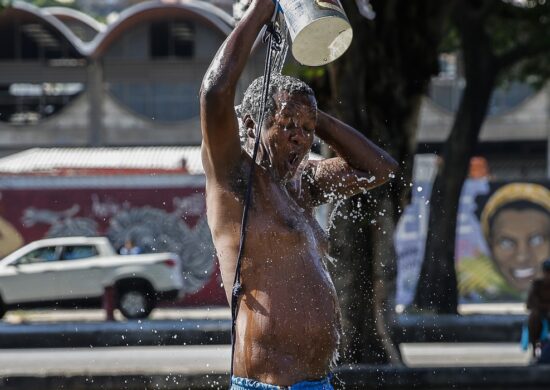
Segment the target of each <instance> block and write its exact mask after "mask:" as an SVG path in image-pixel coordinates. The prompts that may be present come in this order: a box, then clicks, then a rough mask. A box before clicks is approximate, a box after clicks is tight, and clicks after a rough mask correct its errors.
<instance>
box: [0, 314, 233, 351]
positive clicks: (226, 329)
mask: <svg viewBox="0 0 550 390" xmlns="http://www.w3.org/2000/svg"><path fill="white" fill-rule="evenodd" d="M230 343H231V321H230V320H186V321H132V322H99V323H55V324H18V325H11V324H0V349H1V348H66V347H74V348H79V347H90V346H92V347H121V346H134V345H144V346H148V345H191V344H193V345H205V344H230Z"/></svg>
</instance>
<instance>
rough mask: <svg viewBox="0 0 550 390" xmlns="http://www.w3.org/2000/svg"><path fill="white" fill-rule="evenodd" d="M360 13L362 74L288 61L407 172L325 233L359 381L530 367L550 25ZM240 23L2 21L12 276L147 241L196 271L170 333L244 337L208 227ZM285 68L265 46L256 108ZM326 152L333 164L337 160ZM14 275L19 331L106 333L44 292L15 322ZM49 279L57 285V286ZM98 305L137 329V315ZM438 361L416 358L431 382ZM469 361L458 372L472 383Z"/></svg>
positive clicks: (119, 8)
mask: <svg viewBox="0 0 550 390" xmlns="http://www.w3.org/2000/svg"><path fill="white" fill-rule="evenodd" d="M342 3H343V6H344V8H345V9H346V12H347V14H348V17H349V20H350V23H351V25H352V27H353V30H354V41H353V43H352V46H351V47H350V49H349V50H348V52H347V53H345V54H344V56H342V58H340V59H338V60H337V61H336V62H334V63H332V64H330V65H327V66H324V67H318V68H308V67H304V66H301V65H299V64H298V63H296V62H295V61H294V60H293V59H292V58H291V54H289V56H288V58H287V63H286V66H285V69H284V73H288V74H293V75H296V76H299V77H301V78H303V79H305V80H306V81H307V82H308V83H310V84H311V85H312V87H313V88H314V90H315V92H316V95H317V99H318V101H319V105H320V107H321V108H323V109H324V110H327V111H329V112H331V113H333V114H334V115H336V116H338V117H339V118H341V119H342V120H344V121H346V122H347V123H350V124H351V125H353V126H354V127H356V128H357V129H359V130H360V131H362V132H363V133H364V134H366V135H367V136H368V137H369V138H371V139H372V140H373V141H375V142H376V143H378V144H380V145H381V146H383V147H384V148H386V149H387V150H388V151H389V152H390V154H392V155H393V156H394V157H395V158H396V159H397V160H398V161H399V162H400V164H401V167H402V170H401V171H400V172H399V173H398V174H397V175H396V177H395V178H393V180H392V182H391V184H390V185H388V186H385V187H383V188H380V189H376V190H374V191H371V192H369V193H368V194H363V195H360V196H357V197H355V198H353V199H351V200H349V201H347V202H343V203H341V204H338V205H336V206H334V205H332V206H330V207H329V208H324V209H322V210H321V211H320V212H319V215H318V219H319V222H320V223H321V225H322V226H323V227H326V228H327V230H328V231H329V234H330V238H331V251H332V254H333V255H334V256H335V257H336V258H338V259H339V260H340V261H339V263H338V266H336V267H333V268H331V270H330V271H331V273H332V274H333V277H334V279H335V283H336V286H337V289H338V291H339V294H340V299H341V305H342V308H343V314H344V326H345V329H346V330H347V331H346V340H344V343H343V350H344V351H345V352H344V353H343V361H344V362H349V363H353V364H355V363H368V364H393V365H395V364H397V365H399V364H401V363H403V361H404V360H405V362H406V363H407V364H409V365H410V362H411V360H410V359H414V358H410V357H411V356H416V355H414V353H415V352H410V351H411V350H409V352H407V350H406V348H405V349H403V347H401V348H400V346H403V345H407V343H412V344H415V343H416V344H418V343H420V342H427V343H433V342H435V341H441V342H444V343H448V342H449V343H450V342H452V343H456V342H458V341H460V342H463V343H467V342H476V343H499V344H498V345H500V346H502V345H504V344H503V343H509V344H508V345H509V346H510V348H511V349H510V350H506V352H504V353H502V354H500V356H502V359H503V361H502V362H500V363H498V359H496V360H494V359H495V358H494V356H495V354H494V352H493V351H494V348H495V346H494V345H493V346H492V347H490V346H489V347H487V348H488V349H487V351H489V352H488V355H487V356H490V357H487V356H485V355H484V356H485V357H484V358H480V359H481V360H480V361H478V362H477V363H476V362H475V361H474V362H473V363H472V361H468V364H478V365H479V364H482V365H483V364H485V365H487V364H488V365H491V362H492V363H493V364H497V365H499V364H500V365H503V364H514V365H520V366H526V365H527V364H528V363H529V362H530V361H531V360H530V355H529V354H528V352H521V351H520V350H519V349H517V350H516V349H513V348H512V347H511V345H512V344H514V345H515V344H519V338H520V333H521V325H522V324H523V323H524V321H525V320H526V318H527V317H526V316H527V310H526V307H525V300H526V298H527V294H528V291H529V289H530V286H531V284H532V282H533V280H535V279H536V278H538V277H540V276H541V273H542V271H541V264H542V262H543V261H544V260H545V259H548V258H550V191H549V189H548V188H549V183H550V182H549V178H550V158H549V152H548V150H549V145H550V87H549V86H548V84H547V79H548V77H549V75H550V56H549V54H548V53H550V50H549V49H550V6H549V4H548V3H547V2H546V1H544V0H524V1H521V0H466V1H446V2H440V1H435V0H434V1H423V2H422V3H420V2H404V1H399V0H386V1H382V0H379V1H376V0H372V1H369V0H356V1H344V2H342ZM233 8H234V4H233V1H231V0H214V1H199V0H188V1H185V0H164V1H156V0H153V1H138V0H94V1H91V0H57V1H56V0H34V1H7V0H1V1H0V257H5V256H8V255H9V254H10V253H12V252H14V251H15V250H17V249H18V248H21V247H23V246H24V245H27V244H29V243H32V242H34V241H36V240H40V239H44V238H54V237H69V236H87V237H96V236H106V237H107V238H108V239H109V242H110V243H111V245H112V247H113V251H114V252H118V251H119V250H121V249H122V248H123V247H124V245H125V243H126V241H128V240H129V239H131V241H132V242H133V244H134V245H135V246H136V247H139V248H140V251H142V252H144V253H155V252H156V253H172V254H175V255H176V256H177V257H178V258H179V260H180V262H181V269H180V270H179V272H180V274H181V276H182V279H183V284H182V286H181V288H180V292H179V294H178V296H177V297H175V298H173V299H170V300H169V301H164V302H162V303H159V306H160V309H156V310H155V311H153V314H152V317H151V318H150V320H151V321H152V322H153V323H155V321H157V322H158V323H157V325H158V326H161V325H160V322H161V321H169V322H170V321H172V322H173V321H178V320H180V319H181V318H190V319H200V320H204V319H210V320H213V321H218V322H216V326H219V327H220V328H219V329H221V330H220V332H221V333H222V334H226V333H227V330H228V329H227V323H226V322H224V321H226V320H227V318H228V310H227V308H226V299H225V295H224V293H223V289H222V286H221V279H220V276H219V268H218V266H217V263H216V259H215V255H214V249H213V245H212V242H211V237H210V232H209V230H208V225H207V223H206V217H205V201H204V172H203V170H202V166H201V162H200V143H201V133H200V120H199V99H198V91H199V87H200V84H201V81H202V77H203V75H204V73H205V71H206V69H207V67H208V65H209V64H210V61H211V60H212V58H213V57H214V55H215V53H216V51H217V50H218V48H219V46H220V45H221V43H222V42H223V41H224V39H225V38H226V37H227V35H228V34H229V33H230V31H231V30H232V29H233V27H234V26H235V23H236V21H235V18H234V17H233ZM235 9H237V10H239V9H240V5H239V6H238V7H235ZM264 55H265V48H264V47H263V45H262V44H261V42H257V44H256V45H255V46H254V48H253V50H252V53H251V57H250V61H249V63H248V65H247V67H246V69H245V71H244V74H243V76H242V78H241V81H240V85H239V92H238V95H239V96H238V99H240V96H241V94H242V92H243V90H244V89H245V88H246V87H247V86H248V84H249V83H250V82H251V80H253V79H254V78H255V77H257V76H259V75H260V74H261V73H262V71H263V61H264ZM235 103H236V104H238V101H237V102H235ZM314 151H315V152H317V153H319V154H323V155H325V156H329V155H330V153H331V152H330V150H328V148H326V146H325V145H323V144H322V143H321V142H316V144H315V146H314ZM350 216H353V218H350ZM42 260H43V261H44V262H45V261H46V259H42ZM57 260H59V262H61V261H62V259H61V258H58V259H57ZM37 262H38V263H40V259H39V260H37ZM2 272H4V274H2ZM10 272H11V271H10ZM10 272H7V271H1V263H0V294H1V295H0V305H2V306H3V309H4V310H5V311H8V312H7V314H6V316H5V317H4V324H3V325H5V326H11V325H13V326H15V325H18V324H19V325H20V324H21V323H23V324H30V325H32V324H33V323H34V324H37V323H38V324H43V323H47V324H54V323H63V322H66V321H77V322H84V323H89V322H96V323H97V324H96V325H97V326H102V324H103V322H102V321H103V318H104V312H103V311H89V312H86V311H82V310H74V305H73V306H71V305H69V307H70V309H69V310H66V311H62V310H60V308H59V306H60V302H61V301H63V298H62V296H61V295H59V296H58V297H57V298H56V297H55V296H54V298H52V302H50V303H53V306H54V308H55V311H51V310H50V311H45V310H44V311H43V310H42V309H40V310H38V309H37V308H41V307H42V306H44V305H42V304H41V298H40V295H41V294H42V291H41V289H40V288H37V287H36V286H38V285H34V286H35V289H36V290H37V291H36V293H35V294H34V295H33V294H30V295H29V296H30V297H27V298H26V299H27V300H26V301H21V302H19V301H18V302H15V301H14V302H15V303H14V302H8V301H7V300H6V298H5V296H6V292H5V291H3V290H2V278H10V277H13V275H12V274H10ZM19 272H21V270H19ZM29 272H30V271H29ZM33 272H34V271H33ZM37 272H39V273H40V274H41V275H42V276H43V277H44V278H45V280H47V281H49V282H50V283H55V281H56V276H55V275H56V274H55V272H54V273H49V274H47V275H46V274H45V273H43V270H42V271H37ZM81 275H83V274H81ZM75 277H79V276H75ZM80 277H83V276H80ZM6 285H7V284H6V282H5V283H4V286H6ZM4 288H5V287H4ZM25 289H26V290H32V289H33V284H32V283H28V284H27V285H25ZM104 292H105V291H104ZM1 297H4V299H3V300H2V298H1ZM80 298H86V297H83V296H82V297H80ZM95 298H98V299H99V300H101V302H100V303H98V306H100V305H103V307H104V308H105V305H107V309H108V311H109V310H110V311H114V312H115V316H116V319H117V320H119V321H123V318H122V317H120V315H119V313H118V311H117V308H118V307H119V306H117V305H119V304H120V302H118V301H117V298H116V296H111V297H109V296H107V298H108V299H106V296H105V295H102V296H101V297H99V296H98V297H95ZM109 300H112V302H110V303H109ZM42 303H43V302H42ZM50 306H51V305H50ZM77 307H78V306H77ZM197 308H199V311H194V310H197ZM4 310H3V311H4ZM201 310H202V311H201ZM56 313H57V316H56ZM90 313H91V314H90ZM212 313H215V314H212ZM108 317H109V316H108ZM427 318H428V319H429V320H427ZM111 319H112V318H111ZM220 321H221V322H220ZM426 321H428V322H426ZM464 327H466V328H464ZM472 327H473V328H472ZM461 328H462V329H463V330H462V331H460V330H458V329H461ZM6 329H7V328H6ZM10 329H15V328H10ZM158 329H160V328H158ZM167 329H168V328H167ZM170 329H172V328H170ZM468 329H469V330H470V331H468ZM472 329H475V331H471V330H472ZM19 331H20V332H22V334H25V332H30V331H31V330H30V328H20V330H19ZM136 331H137V330H136ZM10 332H13V331H12V330H10ZM166 332H168V333H167V334H169V333H170V331H169V330H166ZM224 332H226V333H224ZM407 332H408V333H407ZM178 334H180V333H178ZM204 335H207V336H205V337H206V338H208V337H210V334H209V333H204ZM497 335H498V336H497ZM105 337H107V336H105ZM136 337H138V338H139V337H141V336H136ZM181 337H189V335H187V336H185V335H184V334H181ZM223 337H225V336H223ZM223 337H222V339H220V340H222V341H220V344H224V343H226V342H227V340H226V339H223ZM63 340H65V339H63ZM181 340H182V339H179V341H181ZM224 340H225V341H224ZM157 341H158V340H157ZM157 341H151V343H152V344H155V343H157ZM165 341H166V340H164V341H163V342H165ZM179 341H178V342H179ZM86 342H87V341H86ZM184 342H186V341H181V343H182V345H183V343H184ZM60 343H61V344H63V345H66V346H73V347H74V346H81V345H79V343H78V342H75V343H73V344H71V342H69V341H66V340H65V341H63V342H60ZM99 343H100V344H101V342H99ZM201 343H202V341H201ZM23 344H26V345H23V347H29V346H32V343H31V344H28V343H26V342H23ZM81 344H82V343H81ZM431 345H434V344H431ZM454 346H455V347H456V345H454ZM422 348H426V346H424V345H423V346H422ZM472 351H475V350H467V351H466V352H464V354H463V356H470V357H471V356H472V354H473V355H475V353H476V352H472ZM407 353H409V355H406V354H407ZM445 353H447V354H448V353H449V352H448V350H447V352H444V353H443V354H445ZM403 354H405V355H406V356H405V357H404V355H403ZM407 356H408V357H407ZM436 356H437V357H436V358H433V359H432V360H430V359H429V358H428V360H426V361H423V360H422V358H418V356H417V357H416V358H417V359H420V360H417V362H418V361H421V362H424V363H421V365H422V364H423V365H424V366H430V365H433V364H437V362H438V359H440V357H441V355H437V353H436ZM506 356H508V358H506ZM407 359H409V360H407ZM457 359H458V360H457V361H455V363H454V364H453V362H450V363H449V364H448V365H450V366H453V365H454V366H460V365H465V363H464V361H461V360H460V359H459V358H457ZM491 359H493V361H491ZM507 359H508V360H507ZM510 359H511V360H510ZM412 365H414V363H413V364H412ZM222 366H223V365H222ZM0 387H1V386H0Z"/></svg>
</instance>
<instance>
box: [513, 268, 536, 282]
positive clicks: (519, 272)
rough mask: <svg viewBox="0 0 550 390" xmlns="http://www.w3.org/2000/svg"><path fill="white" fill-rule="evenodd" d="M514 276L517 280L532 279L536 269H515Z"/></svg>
mask: <svg viewBox="0 0 550 390" xmlns="http://www.w3.org/2000/svg"><path fill="white" fill-rule="evenodd" d="M512 275H514V278H517V279H524V278H530V277H532V276H534V275H535V269H534V268H533V267H529V268H515V269H513V270H512Z"/></svg>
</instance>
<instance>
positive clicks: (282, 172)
mask: <svg viewBox="0 0 550 390" xmlns="http://www.w3.org/2000/svg"><path fill="white" fill-rule="evenodd" d="M262 83H263V78H258V79H256V80H254V81H253V82H252V84H251V85H250V87H249V88H248V89H247V91H246V93H245V96H244V98H243V102H242V105H241V107H240V110H239V114H240V120H241V129H240V130H241V140H242V142H243V144H244V147H245V149H246V150H247V151H248V152H251V150H252V146H253V144H254V140H255V136H256V134H257V123H258V120H259V116H260V112H259V111H260V101H261V92H262ZM264 118H265V119H264V124H263V129H262V139H261V148H260V156H261V160H262V161H263V162H264V163H266V162H267V163H269V165H270V166H271V167H272V168H273V170H274V173H275V175H276V176H278V177H279V178H281V179H284V180H286V179H289V178H290V177H292V176H293V175H294V174H295V172H296V171H297V169H298V166H299V165H300V163H301V162H302V160H303V159H304V157H305V156H306V155H307V153H308V151H309V149H310V148H311V144H312V143H313V138H314V130H315V126H316V121H317V103H316V101H315V96H314V93H313V90H312V89H311V88H310V87H309V86H308V85H307V84H305V83H304V82H302V81H301V80H299V79H296V78H294V77H289V76H283V75H273V76H272V78H271V83H270V89H269V92H268V98H267V102H266V110H265V117H264Z"/></svg>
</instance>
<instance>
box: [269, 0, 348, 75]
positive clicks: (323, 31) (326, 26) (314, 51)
mask: <svg viewBox="0 0 550 390" xmlns="http://www.w3.org/2000/svg"><path fill="white" fill-rule="evenodd" d="M278 2H279V4H280V8H281V10H282V12H283V14H284V19H285V21H286V25H287V27H288V31H289V32H290V38H291V39H292V55H293V56H294V58H295V59H296V60H297V61H298V62H299V63H301V64H303V65H308V66H320V65H325V64H328V63H329V62H332V61H334V60H336V59H337V58H338V57H340V56H341V55H342V54H344V52H345V51H346V50H347V49H348V47H349V45H350V44H351V40H352V38H353V31H352V29H351V25H350V23H349V21H348V18H347V16H346V13H345V12H344V9H343V8H342V5H341V4H340V1H339V0H279V1H278Z"/></svg>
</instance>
